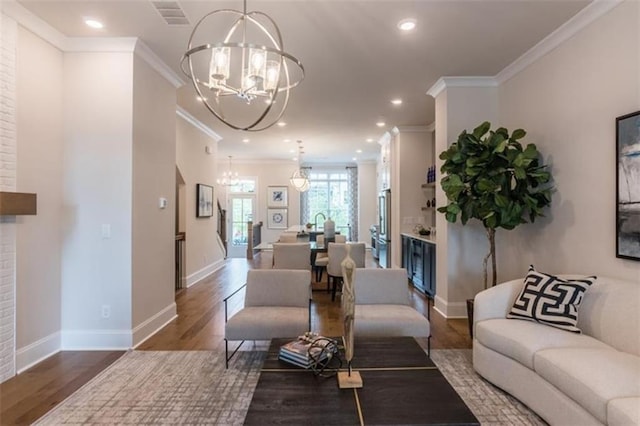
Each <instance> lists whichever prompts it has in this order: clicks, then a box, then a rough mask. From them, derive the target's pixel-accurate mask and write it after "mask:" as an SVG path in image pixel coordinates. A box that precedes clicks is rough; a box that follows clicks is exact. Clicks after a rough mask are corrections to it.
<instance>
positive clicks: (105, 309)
mask: <svg viewBox="0 0 640 426" xmlns="http://www.w3.org/2000/svg"><path fill="white" fill-rule="evenodd" d="M110 316H111V306H109V305H102V318H109V317H110Z"/></svg>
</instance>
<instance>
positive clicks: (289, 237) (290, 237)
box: [278, 232, 298, 243]
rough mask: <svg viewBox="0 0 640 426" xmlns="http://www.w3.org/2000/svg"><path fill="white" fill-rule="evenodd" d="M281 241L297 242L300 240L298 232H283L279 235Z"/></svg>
mask: <svg viewBox="0 0 640 426" xmlns="http://www.w3.org/2000/svg"><path fill="white" fill-rule="evenodd" d="M278 242H279V243H297V242H298V234H297V233H296V232H283V233H282V234H280V237H278Z"/></svg>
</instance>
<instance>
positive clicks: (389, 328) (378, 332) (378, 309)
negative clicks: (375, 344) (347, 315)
mask: <svg viewBox="0 0 640 426" xmlns="http://www.w3.org/2000/svg"><path fill="white" fill-rule="evenodd" d="M353 324H354V325H353V327H354V333H355V335H356V336H380V337H384V336H413V337H429V335H430V330H429V321H428V320H427V319H426V318H425V317H424V316H423V315H422V314H420V313H419V312H418V311H416V310H415V309H413V308H412V307H410V306H406V305H356V310H355V319H354V322H353Z"/></svg>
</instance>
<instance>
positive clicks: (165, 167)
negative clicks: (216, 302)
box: [131, 55, 176, 345]
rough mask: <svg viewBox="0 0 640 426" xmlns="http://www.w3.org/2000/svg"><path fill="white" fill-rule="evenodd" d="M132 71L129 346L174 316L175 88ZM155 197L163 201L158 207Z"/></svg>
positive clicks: (140, 67) (145, 71) (147, 71)
mask: <svg viewBox="0 0 640 426" xmlns="http://www.w3.org/2000/svg"><path fill="white" fill-rule="evenodd" d="M133 65H134V68H133V88H134V89H133V141H132V142H133V147H132V148H133V151H132V153H133V186H132V188H133V193H132V197H133V226H132V230H133V235H132V247H133V248H132V256H133V258H132V274H133V279H132V304H131V308H132V313H131V314H132V327H133V330H134V333H133V345H136V344H137V343H138V342H139V341H140V340H141V339H143V338H146V337H148V336H149V335H150V334H151V333H153V332H155V331H156V330H157V329H158V328H159V327H161V326H162V325H164V324H165V323H166V322H167V321H169V320H171V319H172V318H174V317H175V315H176V305H175V302H174V298H175V296H174V295H175V290H174V289H175V280H174V271H175V263H174V259H175V258H174V247H175V208H174V205H175V202H176V200H175V185H176V176H175V170H176V142H175V141H176V113H175V110H176V109H175V105H176V89H175V87H174V86H173V85H172V84H170V83H169V81H167V80H166V79H165V78H164V77H162V76H161V75H160V74H158V72H157V71H155V70H154V69H153V68H151V67H150V66H149V64H147V62H145V61H143V60H142V59H140V57H139V56H138V55H136V56H134V63H133ZM160 198H165V199H167V202H168V203H167V207H166V208H164V209H161V208H160V206H159V200H160Z"/></svg>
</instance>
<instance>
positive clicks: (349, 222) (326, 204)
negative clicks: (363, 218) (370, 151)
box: [301, 169, 357, 240]
mask: <svg viewBox="0 0 640 426" xmlns="http://www.w3.org/2000/svg"><path fill="white" fill-rule="evenodd" d="M354 170H355V169H354ZM308 176H309V191H307V192H305V193H303V196H302V199H301V202H302V208H301V219H302V220H301V222H302V223H309V222H310V223H312V224H314V225H316V224H317V228H318V229H322V226H323V224H324V220H325V219H324V218H323V217H322V215H324V216H325V217H326V218H331V219H332V220H333V221H334V222H335V223H336V232H340V233H341V234H343V235H346V236H347V237H348V238H349V239H350V240H357V235H354V234H353V232H354V226H357V225H356V223H357V218H355V217H354V212H355V214H356V215H357V208H354V207H355V206H357V191H356V190H355V188H354V187H355V185H356V183H355V182H354V181H353V179H352V177H351V172H350V169H336V170H310V171H308ZM316 220H317V223H316Z"/></svg>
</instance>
